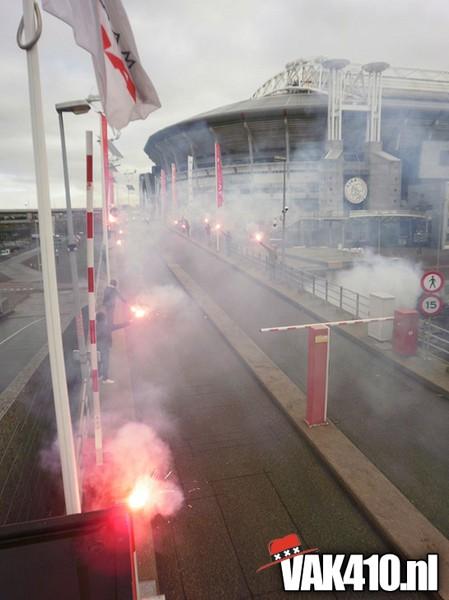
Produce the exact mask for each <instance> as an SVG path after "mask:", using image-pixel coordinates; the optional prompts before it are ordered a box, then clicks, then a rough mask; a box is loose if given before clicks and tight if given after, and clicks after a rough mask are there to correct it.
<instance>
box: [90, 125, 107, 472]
mask: <svg viewBox="0 0 449 600" xmlns="http://www.w3.org/2000/svg"><path fill="white" fill-rule="evenodd" d="M86 234H87V235H86V237H87V286H88V307H89V342H90V366H91V381H92V398H93V413H94V436H95V459H96V463H97V465H102V464H103V435H102V429H101V410H100V388H99V378H98V358H97V330H96V329H97V328H96V306H95V266H94V185H93V144H92V131H86Z"/></svg>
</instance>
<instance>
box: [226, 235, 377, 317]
mask: <svg viewBox="0 0 449 600" xmlns="http://www.w3.org/2000/svg"><path fill="white" fill-rule="evenodd" d="M221 250H222V251H224V252H225V253H227V254H229V255H232V254H233V255H235V256H238V258H239V259H240V260H243V261H246V262H247V263H249V264H251V265H252V266H254V267H256V268H258V269H260V270H262V271H264V272H266V273H267V274H268V276H269V278H270V279H271V280H273V281H279V282H283V283H286V284H287V285H288V286H289V287H291V288H293V289H296V290H297V291H304V292H308V293H309V294H312V295H313V296H315V297H316V298H320V299H321V300H324V301H325V302H327V303H328V304H331V305H333V306H336V307H338V308H340V309H341V310H344V311H346V312H347V313H349V314H350V315H353V316H354V317H356V318H359V317H368V316H369V298H368V297H367V296H364V295H363V294H359V293H358V292H353V291H352V290H349V289H347V288H345V287H343V286H341V285H336V284H334V283H331V282H330V281H328V280H327V279H325V278H324V277H319V276H316V275H313V274H312V273H309V272H307V271H302V270H300V269H296V268H295V267H291V266H290V265H287V264H282V263H280V262H279V260H276V259H273V258H270V256H269V254H268V253H267V252H266V251H259V252H256V251H254V250H251V249H249V248H248V246H242V245H240V244H237V243H234V242H228V243H226V241H225V242H224V243H222V244H221Z"/></svg>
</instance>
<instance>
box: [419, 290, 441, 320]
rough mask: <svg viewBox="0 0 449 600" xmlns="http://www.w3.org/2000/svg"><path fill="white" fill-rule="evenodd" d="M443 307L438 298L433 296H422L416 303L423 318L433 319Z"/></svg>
mask: <svg viewBox="0 0 449 600" xmlns="http://www.w3.org/2000/svg"><path fill="white" fill-rule="evenodd" d="M443 307H444V303H443V301H442V300H441V298H440V297H439V296H435V295H434V294H424V295H423V296H421V298H420V299H419V302H418V309H419V312H420V313H421V314H422V315H424V316H425V317H435V316H436V315H438V314H439V313H440V312H441V311H442V310H443Z"/></svg>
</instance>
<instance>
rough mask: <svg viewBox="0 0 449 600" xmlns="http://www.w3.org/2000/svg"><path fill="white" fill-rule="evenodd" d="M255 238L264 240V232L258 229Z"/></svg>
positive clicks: (257, 240)
mask: <svg viewBox="0 0 449 600" xmlns="http://www.w3.org/2000/svg"><path fill="white" fill-rule="evenodd" d="M254 240H255V241H256V242H261V241H262V240H263V233H261V232H260V231H258V232H257V233H256V234H254Z"/></svg>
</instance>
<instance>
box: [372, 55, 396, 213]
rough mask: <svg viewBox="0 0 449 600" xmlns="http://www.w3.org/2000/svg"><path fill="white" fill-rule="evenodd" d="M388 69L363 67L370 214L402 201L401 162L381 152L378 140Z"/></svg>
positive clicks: (377, 64) (378, 64) (376, 64)
mask: <svg viewBox="0 0 449 600" xmlns="http://www.w3.org/2000/svg"><path fill="white" fill-rule="evenodd" d="M388 67H389V65H388V63H384V62H373V63H369V64H367V65H364V66H363V70H364V71H365V73H367V75H368V87H367V101H368V114H367V120H366V156H367V162H368V167H369V181H368V189H369V196H368V203H369V206H368V207H367V208H368V209H369V210H392V209H396V210H397V209H398V208H399V207H400V200H401V161H400V160H399V158H397V157H395V156H393V155H391V154H388V153H387V152H384V151H383V148H382V140H381V114H382V74H383V72H384V71H385V70H386V69H388Z"/></svg>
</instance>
